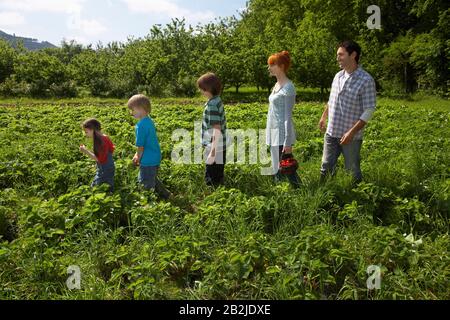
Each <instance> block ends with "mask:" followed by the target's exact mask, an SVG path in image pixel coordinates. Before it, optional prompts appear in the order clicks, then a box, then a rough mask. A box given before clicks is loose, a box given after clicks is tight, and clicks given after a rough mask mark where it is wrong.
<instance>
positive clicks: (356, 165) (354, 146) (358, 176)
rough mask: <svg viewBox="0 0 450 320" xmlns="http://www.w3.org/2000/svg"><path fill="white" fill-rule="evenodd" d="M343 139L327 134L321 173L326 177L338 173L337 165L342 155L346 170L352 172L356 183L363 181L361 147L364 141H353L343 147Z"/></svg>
mask: <svg viewBox="0 0 450 320" xmlns="http://www.w3.org/2000/svg"><path fill="white" fill-rule="evenodd" d="M340 140H341V138H334V137H331V136H330V135H328V134H325V141H324V145H323V156H322V167H321V169H320V173H321V174H322V176H323V177H324V176H326V175H328V174H330V173H331V175H334V174H335V173H336V164H337V161H338V158H339V156H340V155H341V153H342V154H343V155H344V162H345V169H346V170H348V171H351V172H352V174H353V178H354V179H355V181H356V182H360V181H361V180H362V173H361V155H360V153H361V146H362V140H353V141H352V142H350V143H349V144H347V145H341V144H340V143H339V142H340Z"/></svg>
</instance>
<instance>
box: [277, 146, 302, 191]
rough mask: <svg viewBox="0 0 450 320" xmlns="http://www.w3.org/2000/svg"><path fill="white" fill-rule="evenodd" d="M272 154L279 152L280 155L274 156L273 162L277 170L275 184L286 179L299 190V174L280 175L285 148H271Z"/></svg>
mask: <svg viewBox="0 0 450 320" xmlns="http://www.w3.org/2000/svg"><path fill="white" fill-rule="evenodd" d="M270 152H271V153H274V152H278V154H272V161H273V162H274V163H273V166H274V168H275V170H277V173H276V174H275V175H274V176H273V178H274V180H275V182H279V181H283V180H285V179H286V178H287V179H288V181H289V182H290V183H291V186H292V187H294V188H298V187H300V177H299V176H298V174H297V172H295V173H292V174H281V173H280V169H279V167H280V160H281V155H282V154H283V146H278V147H276V146H272V147H271V148H270Z"/></svg>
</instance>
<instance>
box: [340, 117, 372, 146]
mask: <svg viewBox="0 0 450 320" xmlns="http://www.w3.org/2000/svg"><path fill="white" fill-rule="evenodd" d="M366 124H367V122H364V121H363V120H361V119H360V120H358V122H356V123H355V125H354V126H353V127H352V128H351V129H350V130H349V131H347V132H346V133H345V134H344V135H343V136H342V138H341V141H340V143H341V144H343V145H346V144H349V143H350V142H352V141H353V137H354V136H355V134H357V133H358V132H359V131H361V130H362V128H364V127H365V126H366Z"/></svg>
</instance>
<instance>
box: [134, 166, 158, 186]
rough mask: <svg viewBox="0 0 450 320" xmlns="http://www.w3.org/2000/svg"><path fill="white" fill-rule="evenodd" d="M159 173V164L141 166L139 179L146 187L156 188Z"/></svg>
mask: <svg viewBox="0 0 450 320" xmlns="http://www.w3.org/2000/svg"><path fill="white" fill-rule="evenodd" d="M157 174H158V167H157V166H149V167H143V166H140V167H139V175H138V181H139V183H142V184H143V185H144V188H145V189H155V186H156V175H157Z"/></svg>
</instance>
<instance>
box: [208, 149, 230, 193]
mask: <svg viewBox="0 0 450 320" xmlns="http://www.w3.org/2000/svg"><path fill="white" fill-rule="evenodd" d="M209 151H210V149H209V148H206V149H205V155H206V156H207V155H208V154H209ZM226 153H227V152H226V149H224V150H222V151H216V161H215V162H214V163H213V164H207V165H206V169H205V183H206V184H207V185H208V186H214V187H216V186H218V185H221V184H223V183H224V170H225V162H226Z"/></svg>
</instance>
